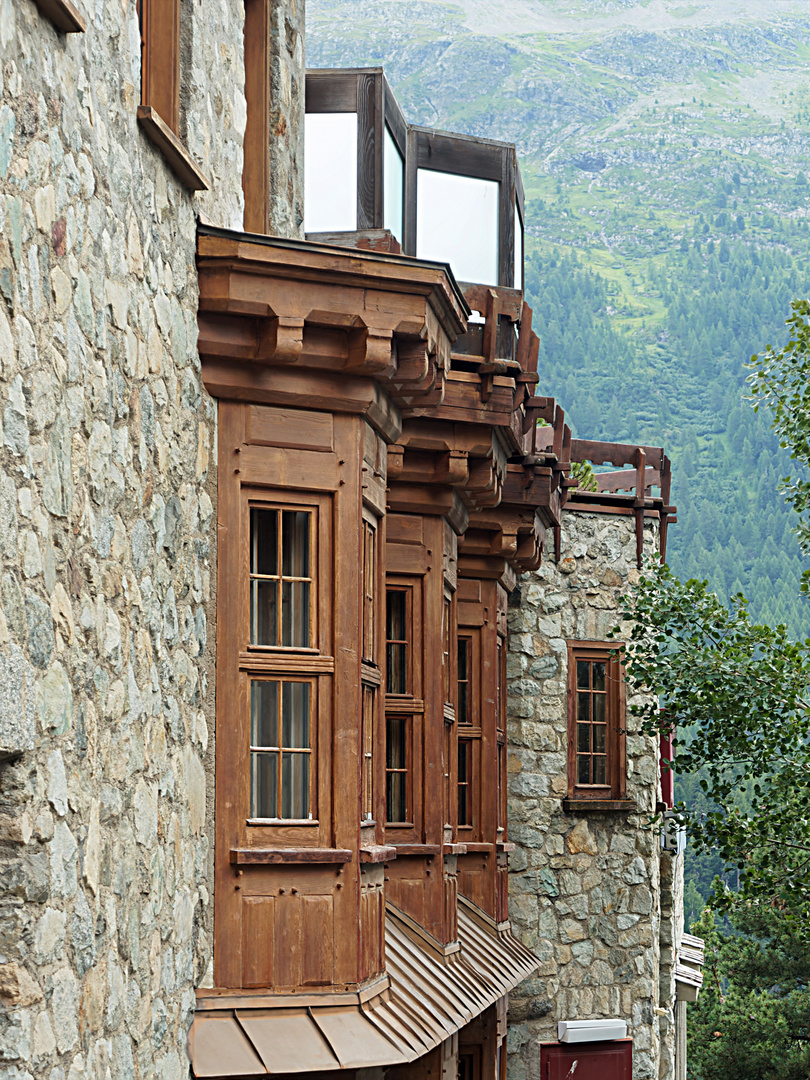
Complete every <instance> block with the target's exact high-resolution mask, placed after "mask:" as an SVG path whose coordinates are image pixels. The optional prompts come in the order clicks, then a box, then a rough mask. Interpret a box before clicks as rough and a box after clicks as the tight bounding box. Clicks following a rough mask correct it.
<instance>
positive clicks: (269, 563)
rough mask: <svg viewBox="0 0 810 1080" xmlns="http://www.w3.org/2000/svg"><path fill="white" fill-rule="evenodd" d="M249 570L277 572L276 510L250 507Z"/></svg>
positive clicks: (263, 572) (262, 572) (272, 573)
mask: <svg viewBox="0 0 810 1080" xmlns="http://www.w3.org/2000/svg"><path fill="white" fill-rule="evenodd" d="M250 572H251V574H271V575H275V574H278V510H261V509H258V508H256V507H252V508H251V511H250Z"/></svg>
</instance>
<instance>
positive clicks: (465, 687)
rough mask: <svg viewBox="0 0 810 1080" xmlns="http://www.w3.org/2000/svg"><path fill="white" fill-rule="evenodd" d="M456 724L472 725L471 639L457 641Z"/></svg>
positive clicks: (465, 638)
mask: <svg viewBox="0 0 810 1080" xmlns="http://www.w3.org/2000/svg"><path fill="white" fill-rule="evenodd" d="M457 715H458V722H459V723H460V724H471V723H472V638H469V637H459V639H458V714H457Z"/></svg>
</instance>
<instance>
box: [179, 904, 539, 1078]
mask: <svg viewBox="0 0 810 1080" xmlns="http://www.w3.org/2000/svg"><path fill="white" fill-rule="evenodd" d="M458 923H459V942H460V946H461V947H460V949H459V951H458V952H456V953H454V954H452V955H451V956H449V957H445V956H442V955H441V953H440V952H439V951H438V950H433V949H431V947H430V945H429V942H428V941H427V940H426V939H424V935H422V938H421V939H420V935H419V934H418V933H414V924H413V923H412V922H411V920H410V919H408V917H407V916H405V915H403V914H402V913H401V912H399V911H397V909H396V908H394V907H392V906H390V905H389V907H388V910H387V912H386V926H385V951H386V969H387V973H388V976H389V979H390V986H389V988H388V989H387V990H385V991H384V992H383V993H381V994H379V995H377V996H376V997H375V998H372V999H371V1000H369V1001H366V1002H358V1003H356V1004H344V1005H329V1004H327V1003H325V1004H323V1005H320V1004H318V1005H310V1006H299V1007H292V1008H286V1007H285V1008H255V1009H246V1008H232V1009H228V1008H222V1009H220V1008H215V1009H209V1008H207V1009H206V1010H204V1011H198V1012H197V1015H196V1016H195V1018H194V1024H193V1025H192V1028H191V1034H190V1036H189V1053H190V1056H191V1063H192V1071H193V1075H194V1076H195V1077H198V1078H199V1080H202V1078H206V1080H230V1078H232V1077H261V1076H277V1075H279V1074H282V1073H309V1072H329V1071H337V1070H340V1069H361V1068H371V1067H374V1066H385V1065H399V1064H404V1063H406V1062H410V1061H415V1060H416V1059H417V1058H419V1057H422V1055H423V1054H426V1053H427V1052H428V1051H429V1050H432V1049H433V1048H434V1047H436V1046H438V1045H439V1044H440V1043H442V1042H444V1040H445V1039H447V1038H449V1037H450V1036H451V1035H452V1034H453V1033H454V1032H456V1031H459V1030H460V1029H461V1028H462V1027H464V1025H465V1024H467V1023H469V1021H470V1020H472V1019H474V1017H476V1016H478V1015H479V1014H480V1013H482V1012H483V1011H484V1009H486V1008H488V1007H489V1006H490V1005H492V1004H494V1003H495V1002H496V1001H497V1000H498V999H499V998H502V997H503V996H504V994H508V993H509V991H510V990H512V989H513V988H514V987H515V986H517V985H518V983H520V982H522V981H523V979H525V978H527V977H528V976H529V975H531V974H532V972H533V971H534V970H535V968H536V967H537V959H536V958H535V957H534V956H533V955H532V954H531V953H530V952H529V951H528V949H526V948H525V947H524V946H523V945H521V944H520V942H519V941H518V940H517V939H516V938H515V937H514V936H513V935H512V933H511V931H510V930H509V928H508V925H505V926H500V927H498V926H496V925H495V923H494V922H493V921H492V920H491V919H489V918H488V917H487V916H486V915H485V914H484V913H483V912H482V911H480V910H479V909H478V908H476V907H475V905H473V904H471V903H470V902H469V901H467V900H465V899H464V898H462V897H459V907H458ZM324 996H326V995H324ZM226 1000H227V999H224V1000H223V1004H225V1001H226ZM266 1000H267V999H265V1002H266ZM241 1001H244V998H242V999H241Z"/></svg>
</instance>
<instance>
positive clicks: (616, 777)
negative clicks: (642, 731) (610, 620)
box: [568, 641, 627, 802]
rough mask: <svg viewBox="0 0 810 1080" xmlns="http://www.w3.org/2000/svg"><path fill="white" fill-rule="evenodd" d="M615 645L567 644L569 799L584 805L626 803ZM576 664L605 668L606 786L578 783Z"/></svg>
mask: <svg viewBox="0 0 810 1080" xmlns="http://www.w3.org/2000/svg"><path fill="white" fill-rule="evenodd" d="M618 649H620V646H618V645H617V644H616V643H613V642H608V641H569V642H568V798H569V799H574V800H577V801H583V802H588V801H592V802H604V801H606V800H610V801H616V800H623V799H624V798H625V795H626V786H627V765H626V739H625V713H626V702H625V685H624V679H623V677H622V665H621V658H620V655H619V653H618V651H617V650H618ZM577 660H586V661H591V662H594V661H596V662H604V663H605V665H606V672H605V674H606V687H607V689H606V691H605V693H606V703H605V717H606V732H605V743H606V753H607V765H606V782H605V784H587V785H584V784H579V783H578V782H577Z"/></svg>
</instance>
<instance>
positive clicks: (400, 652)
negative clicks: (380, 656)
mask: <svg viewBox="0 0 810 1080" xmlns="http://www.w3.org/2000/svg"><path fill="white" fill-rule="evenodd" d="M386 661H387V664H388V668H387V678H386V690H387V691H388V693H389V694H404V693H405V692H406V691H407V688H408V685H407V680H406V678H405V674H406V669H405V646H404V645H390V644H389V646H388V655H387V657H386Z"/></svg>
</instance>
